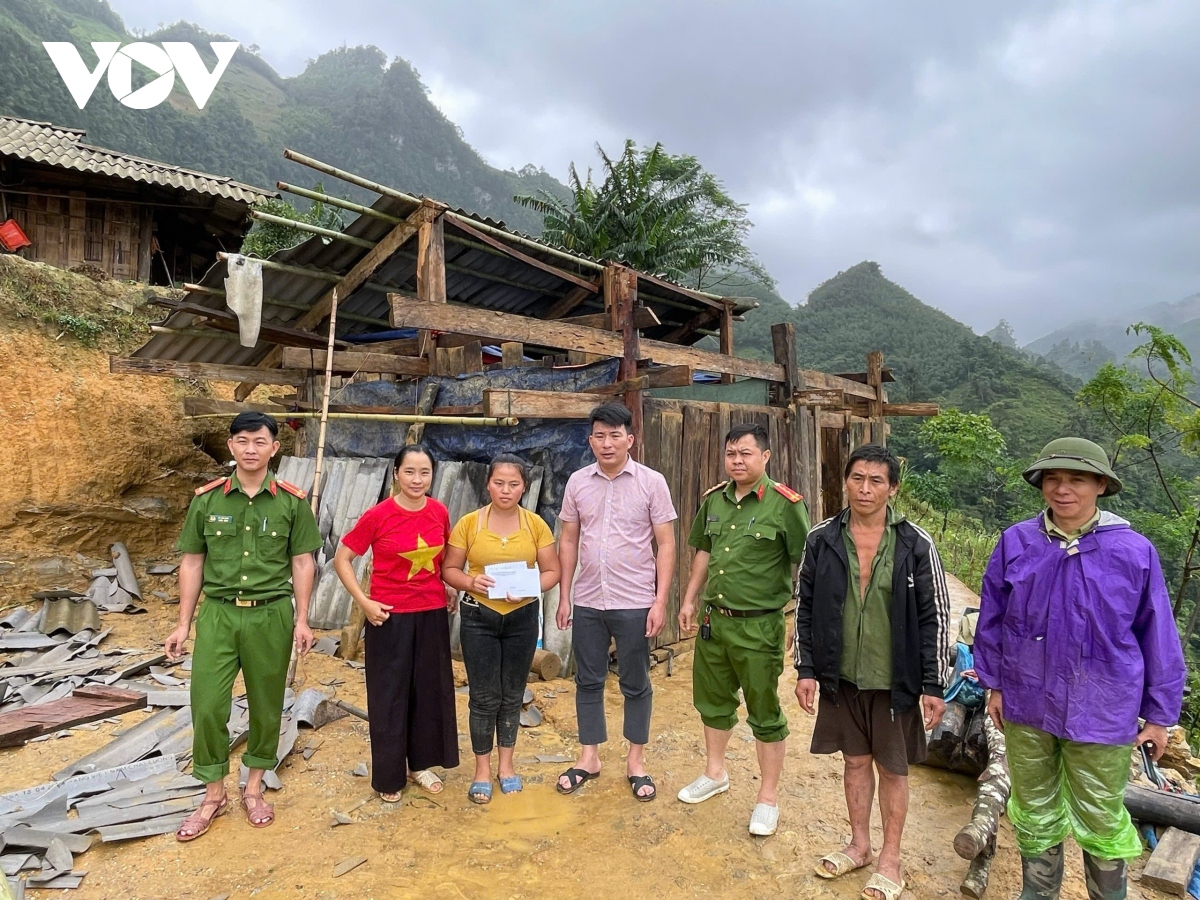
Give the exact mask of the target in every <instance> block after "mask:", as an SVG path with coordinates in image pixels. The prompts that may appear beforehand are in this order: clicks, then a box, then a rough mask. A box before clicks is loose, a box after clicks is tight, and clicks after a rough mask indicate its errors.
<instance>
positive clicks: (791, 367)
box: [771, 322, 804, 398]
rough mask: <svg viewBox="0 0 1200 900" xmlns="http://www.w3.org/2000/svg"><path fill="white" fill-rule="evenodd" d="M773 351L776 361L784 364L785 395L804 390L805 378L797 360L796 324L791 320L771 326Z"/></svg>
mask: <svg viewBox="0 0 1200 900" xmlns="http://www.w3.org/2000/svg"><path fill="white" fill-rule="evenodd" d="M771 352H772V353H773V354H774V357H775V362H777V363H779V365H781V366H783V371H784V379H783V396H784V397H785V398H787V397H791V396H792V395H794V394H795V393H796V392H797V391H802V390H804V379H802V378H801V377H800V366H799V363H798V362H797V361H796V326H795V325H793V324H792V323H791V322H780V323H779V324H777V325H772V326H771Z"/></svg>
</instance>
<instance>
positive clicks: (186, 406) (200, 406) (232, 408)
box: [183, 397, 395, 416]
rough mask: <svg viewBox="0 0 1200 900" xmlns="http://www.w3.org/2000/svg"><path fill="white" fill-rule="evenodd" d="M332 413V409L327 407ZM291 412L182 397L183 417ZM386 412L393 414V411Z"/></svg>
mask: <svg viewBox="0 0 1200 900" xmlns="http://www.w3.org/2000/svg"><path fill="white" fill-rule="evenodd" d="M329 409H330V411H331V412H332V411H333V407H332V406H331V407H329ZM290 411H291V410H289V409H288V408H287V407H286V406H277V405H276V404H274V403H238V402H237V401H235V400H210V399H208V398H207V397H184V398H183V414H184V415H185V416H216V415H224V416H236V415H237V414H238V413H244V412H261V413H267V414H268V415H272V416H286V415H287V414H288V413H289V412H290ZM387 412H395V410H393V409H389V410H387Z"/></svg>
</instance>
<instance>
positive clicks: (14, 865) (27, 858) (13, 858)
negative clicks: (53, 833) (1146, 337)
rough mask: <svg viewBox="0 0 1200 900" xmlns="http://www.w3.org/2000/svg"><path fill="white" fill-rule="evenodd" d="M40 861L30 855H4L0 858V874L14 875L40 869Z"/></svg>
mask: <svg viewBox="0 0 1200 900" xmlns="http://www.w3.org/2000/svg"><path fill="white" fill-rule="evenodd" d="M40 868H41V860H39V859H38V858H37V857H36V856H35V855H33V854H32V853H6V854H5V855H3V856H0V872H3V873H4V874H5V875H16V874H17V873H18V872H24V871H25V870H26V869H40Z"/></svg>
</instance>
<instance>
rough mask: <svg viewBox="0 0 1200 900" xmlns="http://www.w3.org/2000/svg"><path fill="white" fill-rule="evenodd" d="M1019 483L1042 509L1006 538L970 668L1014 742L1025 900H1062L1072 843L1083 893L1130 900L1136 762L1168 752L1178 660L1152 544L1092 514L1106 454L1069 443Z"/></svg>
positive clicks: (1104, 481)
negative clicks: (1078, 852) (1138, 752)
mask: <svg viewBox="0 0 1200 900" xmlns="http://www.w3.org/2000/svg"><path fill="white" fill-rule="evenodd" d="M1024 476H1025V480H1026V481H1028V482H1029V483H1030V484H1032V485H1034V486H1035V487H1039V488H1041V490H1042V496H1043V497H1044V498H1045V500H1046V504H1047V509H1046V510H1045V511H1044V512H1042V513H1040V514H1039V515H1038V516H1037V517H1036V518H1033V519H1029V520H1027V521H1025V522H1019V523H1018V524H1016V525H1013V526H1012V527H1010V528H1009V529H1008V530H1006V531H1005V532H1004V534H1003V535H1002V536H1001V538H1000V542H999V544H998V545H997V546H996V550H995V552H993V554H992V558H991V561H990V562H989V563H988V567H987V572H986V573H985V575H984V580H983V592H982V597H981V604H980V607H981V608H980V611H979V624H978V627H977V630H976V633H975V671H976V673H977V674H978V676H979V680H980V682H981V683H982V684H983V686H984V687H986V688H990V689H991V693H990V695H989V699H988V713H989V714H990V715H991V716H992V719H993V720H994V721H995V722H996V724H997V725H998V726H999V727H1001V728H1003V729H1004V734H1005V738H1006V739H1007V744H1008V765H1009V770H1010V773H1011V775H1012V796H1011V797H1010V799H1009V803H1008V817H1009V819H1010V820H1011V821H1012V823H1013V827H1014V829H1015V830H1016V833H1017V846H1018V848H1019V849H1020V851H1021V857H1022V879H1023V889H1022V892H1021V895H1020V900H1041V898H1056V897H1058V895H1059V890H1060V888H1061V885H1062V877H1063V855H1062V849H1063V848H1062V844H1063V840H1064V839H1065V838H1066V836H1067V834H1068V833H1070V834H1073V835H1074V837H1075V840H1076V841H1077V842H1078V843H1079V846H1080V847H1081V848H1082V849H1083V861H1084V871H1085V875H1086V880H1087V888H1088V896H1089V897H1090V898H1092V900H1123V898H1124V897H1125V896H1126V860H1129V859H1133V858H1135V857H1137V856H1140V855H1141V852H1142V845H1141V841H1140V839H1139V838H1138V835H1137V831H1136V830H1135V829H1134V827H1133V823H1132V822H1131V821H1130V818H1129V813H1128V812H1127V811H1126V810H1125V807H1124V805H1123V802H1122V801H1123V798H1124V795H1125V784H1126V782H1127V781H1128V778H1129V763H1130V755H1131V752H1132V750H1133V747H1134V745H1135V744H1138V745H1141V744H1151V745H1152V747H1150V748H1149V749H1150V752H1151V755H1152V756H1153V758H1154V759H1155V760H1157V759H1158V758H1159V757H1160V756H1161V755H1162V753H1163V750H1164V749H1165V748H1166V744H1167V727H1168V726H1170V725H1172V724H1174V723H1175V722H1176V721H1177V720H1178V718H1179V710H1180V706H1181V704H1182V702H1183V685H1184V678H1185V670H1184V661H1183V651H1182V649H1181V647H1180V644H1179V634H1178V632H1177V631H1176V629H1175V621H1174V618H1173V617H1172V614H1171V602H1170V599H1169V597H1168V596H1167V589H1166V585H1165V584H1164V582H1163V576H1162V569H1161V568H1160V566H1159V561H1158V554H1157V553H1156V552H1155V550H1154V546H1153V545H1152V544H1151V543H1150V541H1148V540H1147V539H1146V538H1144V537H1143V536H1142V535H1140V534H1138V533H1137V532H1135V531H1134V530H1133V529H1131V528H1130V527H1129V523H1128V522H1126V521H1125V520H1124V519H1122V518H1120V517H1119V516H1116V515H1113V514H1112V513H1110V512H1107V511H1101V510H1099V509H1097V507H1096V500H1097V498H1099V497H1104V496H1110V495H1112V494H1115V493H1117V492H1118V491H1120V490H1121V482H1120V480H1119V479H1118V478H1117V477H1116V475H1115V474H1114V473H1113V471H1112V468H1111V467H1110V466H1109V462H1108V457H1107V456H1106V455H1105V453H1104V451H1103V450H1102V449H1101V448H1100V447H1099V446H1097V445H1096V444H1094V443H1092V442H1091V441H1087V440H1084V439H1082V438H1059V439H1058V440H1055V441H1051V442H1050V443H1049V444H1047V445H1046V447H1045V448H1044V449H1043V450H1042V452H1041V455H1040V456H1039V458H1038V460H1037V461H1036V462H1035V463H1034V464H1033V465H1032V466H1030V467H1029V468H1028V469H1027V470H1026V471H1025V473H1024ZM1139 718H1141V719H1144V720H1145V725H1144V727H1142V728H1141V730H1139V725H1138V719H1139Z"/></svg>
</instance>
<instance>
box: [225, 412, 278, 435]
mask: <svg viewBox="0 0 1200 900" xmlns="http://www.w3.org/2000/svg"><path fill="white" fill-rule="evenodd" d="M260 428H268V429H270V431H271V437H273V438H275V437H279V423H278V422H276V421H275V417H274V416H269V415H267V414H266V413H264V412H244V413H238V414H237V415H236V416H234V417H233V421H232V422H230V423H229V436H230V437H233V436H234V435H235V434H241V433H242V432H243V431H258V430H259V429H260Z"/></svg>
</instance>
